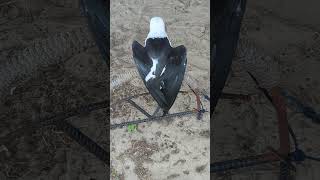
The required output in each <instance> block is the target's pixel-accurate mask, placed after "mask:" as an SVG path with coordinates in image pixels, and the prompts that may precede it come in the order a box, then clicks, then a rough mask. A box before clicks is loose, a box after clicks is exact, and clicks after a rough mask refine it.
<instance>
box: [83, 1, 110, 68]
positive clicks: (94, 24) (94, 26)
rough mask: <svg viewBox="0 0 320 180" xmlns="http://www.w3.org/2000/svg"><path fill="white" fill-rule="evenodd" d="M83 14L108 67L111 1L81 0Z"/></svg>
mask: <svg viewBox="0 0 320 180" xmlns="http://www.w3.org/2000/svg"><path fill="white" fill-rule="evenodd" d="M80 4H81V8H82V12H83V13H84V15H85V16H86V17H87V18H88V24H89V28H90V30H91V32H92V33H93V35H94V38H95V41H96V43H97V46H98V47H99V50H100V52H101V55H102V57H103V59H104V60H105V61H106V63H107V64H108V66H109V65H110V62H109V47H110V41H109V37H110V35H109V34H110V24H109V18H108V16H109V1H106V0H80Z"/></svg>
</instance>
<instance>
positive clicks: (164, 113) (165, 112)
mask: <svg viewBox="0 0 320 180" xmlns="http://www.w3.org/2000/svg"><path fill="white" fill-rule="evenodd" d="M168 112H169V111H168V110H165V109H163V114H162V117H163V116H165V115H167V114H168Z"/></svg>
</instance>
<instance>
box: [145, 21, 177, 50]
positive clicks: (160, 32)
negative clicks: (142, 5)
mask: <svg viewBox="0 0 320 180" xmlns="http://www.w3.org/2000/svg"><path fill="white" fill-rule="evenodd" d="M149 28H150V29H149V34H148V36H147V38H146V40H145V45H146V42H147V39H149V38H152V39H154V38H168V35H167V33H166V26H165V24H164V21H163V19H162V18H161V17H153V18H151V20H150V27H149ZM170 44H171V43H170Z"/></svg>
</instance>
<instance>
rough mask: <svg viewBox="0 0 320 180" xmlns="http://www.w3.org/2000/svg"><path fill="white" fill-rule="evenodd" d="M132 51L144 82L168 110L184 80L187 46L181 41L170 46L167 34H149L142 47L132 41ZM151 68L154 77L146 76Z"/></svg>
mask: <svg viewBox="0 0 320 180" xmlns="http://www.w3.org/2000/svg"><path fill="white" fill-rule="evenodd" d="M132 51H133V59H134V61H135V64H136V66H137V68H138V71H139V74H140V76H141V78H142V80H143V82H144V84H145V86H146V87H147V89H148V91H149V92H150V94H151V96H152V97H153V98H154V99H155V100H156V102H157V103H158V105H159V106H160V107H161V108H162V110H163V112H164V114H167V113H168V111H169V109H170V108H171V106H172V105H173V103H174V101H175V99H176V97H177V95H178V93H179V90H180V87H181V84H182V81H183V77H184V74H185V69H186V64H187V50H186V48H185V47H184V46H183V45H182V46H178V47H175V48H172V47H171V46H170V44H169V41H168V39H167V38H154V39H152V38H150V39H148V40H147V42H146V46H145V47H143V46H142V45H141V44H139V43H138V42H137V41H134V42H133V44H132ZM153 68H154V69H153ZM152 69H153V75H152V76H153V78H149V79H148V76H150V73H151V72H152Z"/></svg>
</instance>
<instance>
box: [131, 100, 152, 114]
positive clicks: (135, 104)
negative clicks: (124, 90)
mask: <svg viewBox="0 0 320 180" xmlns="http://www.w3.org/2000/svg"><path fill="white" fill-rule="evenodd" d="M127 101H128V102H129V103H130V104H131V105H132V106H134V107H135V108H136V109H138V110H139V111H140V112H142V113H143V114H144V115H146V116H147V117H148V118H151V117H152V116H151V115H150V114H149V113H148V112H147V111H145V110H144V109H142V108H141V107H140V106H139V105H138V104H137V103H135V102H134V101H132V100H131V99H128V100H127Z"/></svg>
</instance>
